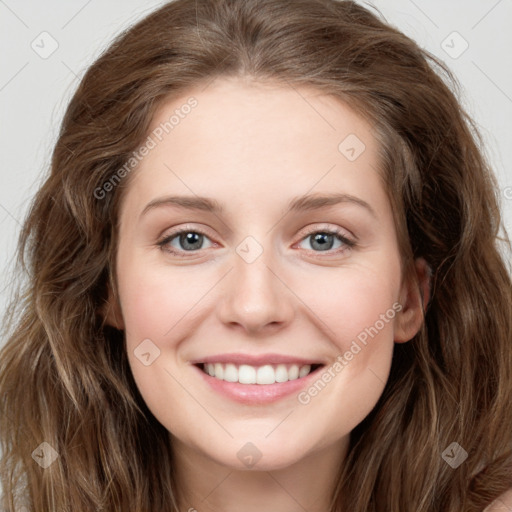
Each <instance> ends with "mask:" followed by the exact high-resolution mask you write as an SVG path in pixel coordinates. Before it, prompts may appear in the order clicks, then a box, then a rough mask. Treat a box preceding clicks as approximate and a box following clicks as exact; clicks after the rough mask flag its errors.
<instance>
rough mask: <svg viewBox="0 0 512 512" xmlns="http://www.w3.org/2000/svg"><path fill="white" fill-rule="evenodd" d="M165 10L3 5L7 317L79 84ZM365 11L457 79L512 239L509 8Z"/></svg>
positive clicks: (133, 2) (451, 5) (152, 3)
mask: <svg viewBox="0 0 512 512" xmlns="http://www.w3.org/2000/svg"><path fill="white" fill-rule="evenodd" d="M199 1H201V0H199ZM283 1H286V0H283ZM163 3H164V2H162V1H156V0H144V1H142V0H122V1H121V0H106V1H105V0H103V1H100V0H46V1H44V2H37V1H35V0H0V45H1V49H2V51H1V54H0V55H1V66H0V109H1V111H0V112H1V114H0V115H1V123H0V130H1V132H0V143H1V151H0V160H1V165H0V178H1V187H0V230H1V235H2V237H1V244H0V267H1V270H0V271H1V275H2V282H1V284H0V313H3V311H4V310H5V307H6V304H7V301H8V300H9V299H10V297H11V296H12V286H11V285H12V276H13V258H14V251H15V246H16V240H17V236H18V233H19V230H20V226H21V224H22V222H23V219H24V217H25V215H26V213H27V208H28V205H29V202H30V200H31V198H32V197H33V194H34V192H35V191H36V190H37V188H38V187H39V186H40V185H41V183H42V180H43V177H44V175H45V173H46V172H47V171H48V165H49V161H50V156H51V151H52V147H53V144H54V142H55V139H56V135H57V133H58V130H59V125H60V121H61V118H62V116H63V113H64V110H65V108H66V105H67V103H68V101H69V99H70V98H71V95H72V94H73V92H74V90H75V88H76V87H77V84H78V82H79V80H80V77H81V76H82V75H83V73H84V71H85V69H86V68H87V67H88V66H89V65H90V64H91V63H92V62H93V61H94V59H95V58H96V57H97V56H98V55H99V54H100V52H101V51H102V50H103V49H105V48H106V47H107V46H108V44H109V42H110V41H111V40H112V39H113V37H114V36H115V35H117V34H118V33H119V32H121V31H122V30H123V29H125V28H127V27H128V26H130V25H131V24H133V23H134V22H135V21H137V20H138V19H140V18H141V17H143V16H144V15H145V14H147V13H149V12H150V11H152V10H154V9H155V8H157V7H158V6H160V5H162V4H163ZM361 3H362V4H363V5H367V6H370V5H374V6H375V7H377V8H378V9H379V11H381V12H382V14H383V15H384V17H385V18H386V20H387V21H388V22H389V23H391V24H392V25H394V26H396V27H398V28H399V29H400V30H402V31H403V32H405V33H406V34H407V35H408V36H410V37H411V38H413V39H414V40H416V41H417V42H418V43H419V44H420V45H421V46H422V47H424V48H426V49H427V50H429V51H430V52H432V53H433V54H435V55H436V56H438V57H440V58H441V59H442V60H443V61H444V62H446V63H447V64H448V66H449V67H450V69H451V70H452V71H453V72H454V73H455V76H456V77H457V79H458V80H459V82H460V83H461V85H462V91H463V96H462V97H461V98H460V100H461V102H462V104H463V106H464V107H465V108H466V109H467V110H468V111H469V113H470V114H471V115H472V116H473V118H474V119H475V120H476V121H477V123H478V125H479V127H480V130H481V132H482V134H483V135H484V137H485V139H486V149H485V151H486V153H487V155H488V157H489V159H490V161H491V163H492V164H493V166H494V169H495V172H496V175H497V177H498V179H499V183H500V197H501V199H502V207H503V211H504V213H505V226H506V228H507V230H508V231H509V232H511V231H512V229H511V228H512V148H511V140H512V137H511V135H512V123H511V119H512V65H511V58H510V52H511V50H512V33H511V30H510V25H511V22H512V1H511V0H471V1H468V0H451V1H447V0H428V1H427V0H414V1H413V0H385V1H384V0H374V1H373V2H369V1H368V2H361ZM2 343H4V340H0V346H1V344H2Z"/></svg>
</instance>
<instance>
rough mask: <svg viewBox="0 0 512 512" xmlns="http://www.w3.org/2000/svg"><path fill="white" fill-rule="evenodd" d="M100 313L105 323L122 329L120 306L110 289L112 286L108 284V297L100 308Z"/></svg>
mask: <svg viewBox="0 0 512 512" xmlns="http://www.w3.org/2000/svg"><path fill="white" fill-rule="evenodd" d="M100 313H101V315H102V317H103V319H104V321H105V324H107V325H110V326H111V327H115V328H116V329H119V330H123V329H124V321H123V315H122V314H121V306H120V304H119V301H118V300H117V298H116V296H115V294H114V293H113V291H112V287H111V286H108V298H107V300H106V302H105V303H104V304H103V307H102V308H101V312H100Z"/></svg>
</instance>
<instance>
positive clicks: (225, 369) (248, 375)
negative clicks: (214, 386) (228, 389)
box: [203, 363, 311, 384]
mask: <svg viewBox="0 0 512 512" xmlns="http://www.w3.org/2000/svg"><path fill="white" fill-rule="evenodd" d="M203 369H204V371H205V372H206V373H207V374H208V375H210V376H211V377H214V378H216V379H220V380H225V381H227V382H239V383H240V384H275V383H276V382H287V381H289V380H296V379H299V378H302V377H306V376H307V375H309V373H310V372H311V365H309V364H305V365H303V366H299V365H297V364H292V365H285V364H278V365H270V364H267V365H264V366H250V365H248V364H241V365H240V366H236V365H234V364H230V363H228V364H224V363H215V364H210V363H207V364H204V365H203Z"/></svg>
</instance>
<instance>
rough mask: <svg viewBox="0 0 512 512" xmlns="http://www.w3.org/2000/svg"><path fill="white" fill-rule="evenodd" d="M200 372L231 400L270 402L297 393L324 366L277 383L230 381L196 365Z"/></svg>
mask: <svg viewBox="0 0 512 512" xmlns="http://www.w3.org/2000/svg"><path fill="white" fill-rule="evenodd" d="M194 368H195V369H196V370H197V371H198V372H199V373H200V375H201V377H202V378H203V379H204V380H205V382H206V383H207V384H208V385H209V386H210V387H211V388H212V389H213V390H214V391H216V392H217V393H220V394H221V395H224V396H226V397H228V398H230V399H231V400H234V401H236V402H240V403H243V404H251V405H254V404H268V403H271V402H276V401H277V400H280V399H282V398H285V397H287V396H290V395H293V394H297V393H298V392H299V391H300V390H301V389H303V388H304V387H305V386H306V385H308V384H309V382H310V381H311V380H313V379H314V378H316V376H317V374H318V372H319V371H321V370H322V368H323V367H322V366H320V367H319V368H317V369H316V370H315V371H313V372H311V373H310V374H308V375H306V377H301V378H299V379H295V380H289V381H287V382H276V383H275V384H240V383H239V382H228V381H226V380H221V379H216V378H215V377H212V376H210V375H208V374H207V373H205V372H204V371H203V370H201V368H198V367H197V366H194Z"/></svg>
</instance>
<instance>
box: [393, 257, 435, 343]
mask: <svg viewBox="0 0 512 512" xmlns="http://www.w3.org/2000/svg"><path fill="white" fill-rule="evenodd" d="M414 267H415V275H414V276H413V277H412V278H409V279H405V280H404V283H403V285H402V289H401V292H400V304H402V310H401V311H400V312H399V313H398V314H397V315H396V321H395V332H394V339H395V342H396V343H404V342H406V341H409V340H410V339H412V338H413V337H414V336H415V335H416V334H417V333H418V331H419V330H420V328H421V326H422V324H423V321H424V317H425V309H426V307H427V304H428V301H429V300H430V275H431V271H430V267H429V266H428V263H427V262H426V261H425V260H424V259H423V258H418V259H416V260H415V262H414Z"/></svg>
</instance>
